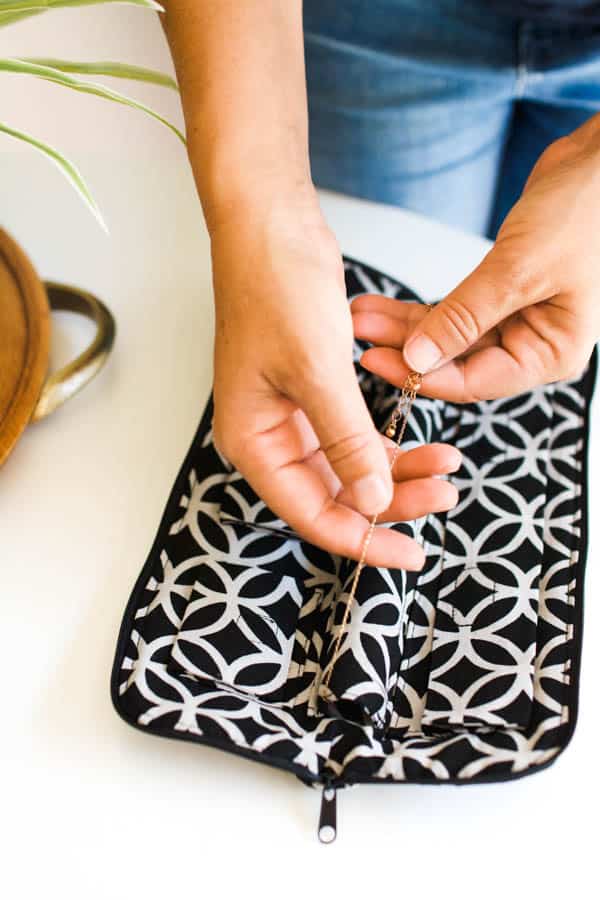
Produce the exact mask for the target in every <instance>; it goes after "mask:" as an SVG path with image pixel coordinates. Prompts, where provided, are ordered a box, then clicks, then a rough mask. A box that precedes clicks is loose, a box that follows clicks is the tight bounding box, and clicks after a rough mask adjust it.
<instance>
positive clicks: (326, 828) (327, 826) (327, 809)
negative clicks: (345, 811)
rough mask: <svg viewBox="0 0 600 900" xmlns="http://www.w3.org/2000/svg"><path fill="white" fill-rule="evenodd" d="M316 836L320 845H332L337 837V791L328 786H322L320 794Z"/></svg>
mask: <svg viewBox="0 0 600 900" xmlns="http://www.w3.org/2000/svg"><path fill="white" fill-rule="evenodd" d="M318 835H319V840H320V841H321V843H322V844H331V843H333V841H335V838H336V835H337V790H336V788H334V787H332V786H331V785H330V784H326V785H324V787H323V793H322V794H321V815H320V816H319V831H318Z"/></svg>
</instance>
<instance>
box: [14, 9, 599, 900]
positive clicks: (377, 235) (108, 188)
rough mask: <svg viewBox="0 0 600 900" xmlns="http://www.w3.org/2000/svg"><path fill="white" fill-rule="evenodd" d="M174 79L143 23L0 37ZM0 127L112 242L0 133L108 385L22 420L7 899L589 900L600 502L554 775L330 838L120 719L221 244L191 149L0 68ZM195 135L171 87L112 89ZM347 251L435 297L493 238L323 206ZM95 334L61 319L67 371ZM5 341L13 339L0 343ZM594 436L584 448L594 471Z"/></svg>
mask: <svg viewBox="0 0 600 900" xmlns="http://www.w3.org/2000/svg"><path fill="white" fill-rule="evenodd" d="M36 54H37V55H53V56H64V57H70V58H74V59H94V58H96V59H106V58H114V59H121V60H123V61H128V62H136V63H138V64H141V65H144V64H145V65H152V66H155V67H158V68H162V69H170V61H169V58H168V53H167V49H166V45H165V42H164V39H163V37H162V33H161V30H160V27H159V25H158V22H157V20H156V18H155V16H154V15H153V14H152V13H147V12H145V11H142V10H135V9H128V8H125V7H115V8H112V9H110V8H105V9H101V10H93V9H88V10H83V11H69V12H67V11H64V12H63V11H61V12H57V13H54V14H48V15H44V16H41V17H39V18H38V19H37V20H31V21H29V22H26V23H22V24H20V25H17V26H14V27H12V28H10V29H8V28H7V29H4V30H3V32H0V55H36ZM0 78H1V87H0V120H3V121H6V122H7V123H8V124H10V125H12V126H13V127H21V128H25V129H28V130H29V131H31V132H33V133H34V134H35V135H36V136H38V137H40V138H42V139H45V140H47V141H49V142H50V143H54V144H55V145H58V146H59V147H60V148H61V149H62V150H64V151H65V152H67V153H68V154H70V155H71V156H72V157H73V158H74V159H75V161H76V162H77V163H78V165H79V168H80V169H81V171H82V173H83V174H84V176H85V177H86V178H87V179H88V181H89V183H90V185H91V187H92V189H93V191H94V194H95V196H96V198H97V200H98V202H99V204H100V206H101V208H102V211H103V213H104V216H105V218H106V220H107V222H108V225H109V228H110V232H111V234H110V237H109V238H107V237H106V236H105V235H104V234H103V233H102V232H101V231H100V229H99V228H98V226H97V225H96V224H95V222H94V220H93V219H92V217H91V216H90V215H89V213H88V212H87V211H86V210H85V208H84V206H83V204H82V203H81V201H80V200H79V199H78V198H77V196H76V195H75V194H74V192H72V191H71V190H70V189H69V188H68V186H67V185H66V183H65V182H63V180H62V178H61V176H60V174H59V173H58V171H57V170H56V169H55V168H54V167H52V166H51V165H50V164H49V163H47V162H46V161H45V160H43V159H41V158H39V157H38V156H37V155H36V154H34V152H33V151H29V150H25V149H22V148H20V146H19V145H18V144H16V142H14V141H12V140H11V139H9V138H7V137H2V136H0V219H1V221H2V223H3V225H4V227H6V228H7V229H8V230H10V231H11V233H12V234H13V235H14V236H15V237H16V238H17V239H18V240H19V241H20V242H21V243H22V244H23V246H24V247H25V248H26V250H27V251H28V253H29V255H30V256H31V258H32V259H33V261H34V263H35V265H36V266H37V267H38V270H39V271H40V273H41V274H42V275H43V276H44V277H46V278H54V279H58V280H64V281H67V282H71V283H74V284H79V285H81V286H82V287H85V288H87V289H89V290H92V291H94V292H96V293H97V294H98V295H99V296H101V297H102V298H103V299H104V300H105V301H106V302H107V303H108V304H109V305H110V306H111V308H112V309H113V311H114V312H115V314H116V318H117V323H118V339H117V345H116V348H115V352H114V356H113V358H112V359H111V361H110V363H109V365H108V367H107V368H106V370H105V371H104V372H103V373H102V374H101V375H100V376H99V377H98V379H97V380H96V382H95V383H94V384H92V385H91V386H90V387H89V388H88V389H86V390H85V392H84V393H82V394H81V395H80V396H79V397H77V398H76V399H75V400H73V401H72V402H71V403H70V404H69V405H68V406H67V407H65V408H64V409H63V410H61V411H59V412H58V413H56V414H55V415H54V416H53V417H52V418H51V419H49V420H47V421H45V422H43V423H40V424H38V425H36V426H32V427H30V428H29V429H28V431H27V432H26V434H25V436H24V437H23V439H22V440H21V442H20V443H19V445H18V447H17V449H16V451H15V452H14V453H13V455H12V456H11V458H10V459H9V461H8V462H7V464H6V465H5V467H4V468H3V469H2V471H1V472H0V617H1V618H0V634H1V635H2V681H1V684H2V695H1V697H2V699H1V714H0V722H1V725H0V728H1V731H2V734H1V738H2V740H1V742H0V756H1V767H0V780H1V784H0V804H1V805H0V810H1V815H0V831H1V832H2V833H1V834H0V854H1V856H2V859H1V863H0V889H1V890H2V895H3V896H5V897H6V898H10V900H12V898H21V897H23V898H34V897H35V898H38V897H39V898H45V897H49V898H54V897H56V898H59V897H60V898H65V900H71V898H82V900H92V898H96V897H98V898H101V897H102V898H105V897H110V898H116V900H120V898H125V897H133V896H135V897H137V898H155V897H156V898H158V897H163V896H169V897H180V896H186V897H188V896H189V897H202V896H214V895H215V894H217V895H221V894H222V895H224V896H225V897H234V896H236V895H238V894H239V895H240V896H244V897H246V896H247V897H254V896H257V897H258V896H260V897H275V896H277V897H279V896H282V897H287V896H292V897H318V898H333V897H338V896H346V897H352V898H354V897H356V898H358V897H366V896H376V895H377V894H378V893H385V894H392V895H393V896H396V895H402V894H405V893H406V892H408V891H410V892H415V891H418V893H419V895H420V896H424V897H433V896H442V895H443V896H449V897H453V896H458V895H460V896H463V897H479V896H482V897H496V896H506V894H507V893H509V892H510V893H511V894H513V895H516V896H519V897H527V898H530V897H538V896H539V897H563V896H566V895H567V894H569V895H572V896H578V897H584V898H587V897H596V896H597V884H598V877H597V861H596V854H597V850H598V846H597V845H598V828H597V804H598V799H599V789H598V772H599V770H600V765H599V763H598V756H599V754H600V732H599V727H598V695H597V690H598V687H597V686H598V684H599V679H598V674H599V665H598V652H597V650H596V647H597V645H598V640H599V637H600V612H599V611H598V606H597V602H596V601H597V596H596V595H597V590H596V587H597V585H598V579H599V565H598V554H597V553H594V552H593V550H594V541H595V538H596V535H597V534H598V504H597V502H595V501H594V502H592V504H591V507H592V510H591V513H592V515H591V519H592V521H591V532H590V544H591V553H590V559H589V564H588V579H587V600H586V607H587V608H586V627H585V641H584V658H583V678H582V685H581V710H580V716H579V723H578V726H577V730H576V733H575V737H574V739H573V741H572V743H571V745H570V747H569V748H568V750H567V751H566V752H565V753H564V754H563V755H562V756H561V757H560V758H559V760H558V761H557V762H556V763H555V764H554V765H553V766H552V767H551V768H550V769H548V770H546V771H545V772H542V773H539V774H536V775H534V776H531V777H528V778H525V779H523V780H520V781H515V782H513V783H509V784H504V785H495V786H488V787H475V786H465V787H451V786H441V787H440V786H435V787H420V786H410V785H399V786H390V787H383V788H382V787H379V786H373V787H371V786H363V787H358V788H353V789H350V790H347V791H343V792H342V793H341V794H340V796H339V833H338V839H337V842H336V843H335V844H333V845H331V846H322V845H320V844H319V843H318V842H317V839H316V824H317V817H318V805H319V793H318V792H316V791H311V790H309V789H307V788H306V787H304V786H303V785H301V784H300V782H297V781H296V779H294V778H293V777H292V776H289V775H287V774H285V773H281V772H277V771H274V770H270V769H268V768H266V767H262V766H259V765H255V764H253V763H251V762H248V761H243V760H240V759H238V758H235V757H233V756H229V755H226V754H225V753H221V752H218V751H215V750H211V749H206V748H203V747H198V746H192V745H188V744H184V743H180V742H176V741H164V740H159V739H158V738H154V737H151V736H148V735H145V734H143V733H140V732H137V731H135V730H134V729H132V728H130V727H128V726H127V725H125V724H124V723H123V722H122V721H121V720H120V719H119V718H118V717H117V715H116V714H115V712H114V711H113V709H112V707H111V704H110V699H109V674H110V668H111V664H112V657H113V651H114V646H115V642H116V636H117V630H118V626H119V623H120V620H121V616H122V613H123V609H124V606H125V603H126V601H127V598H128V595H129V592H130V590H131V587H132V585H133V582H134V580H135V578H136V576H137V574H138V572H139V569H140V567H141V565H142V564H143V562H144V559H145V556H146V553H147V551H148V549H149V547H150V544H151V541H152V539H153V537H154V533H155V530H156V527H157V525H158V521H159V518H160V515H161V513H162V509H163V506H164V503H165V501H166V499H167V496H168V493H169V490H170V487H171V484H172V482H173V479H174V477H175V475H176V472H177V470H178V467H179V465H180V463H181V461H182V459H183V456H184V454H185V452H186V450H187V447H188V444H189V442H190V440H191V437H192V435H193V432H194V430H195V427H196V425H197V421H198V418H199V415H200V413H201V411H202V409H203V407H204V404H205V401H206V398H207V396H208V391H209V388H210V384H211V378H212V357H211V353H212V329H213V318H212V309H211V288H210V270H209V255H208V242H207V237H206V233H205V230H204V226H203V222H202V217H201V213H200V208H199V204H198V201H197V198H196V195H195V190H194V185H193V182H192V179H191V176H190V172H189V169H188V165H187V159H186V156H185V151H184V149H183V148H182V147H181V145H179V144H178V142H177V140H176V139H175V138H174V137H173V135H171V134H170V133H169V132H167V130H166V129H163V128H161V127H160V126H159V125H158V124H157V123H155V122H153V121H151V120H149V119H146V118H145V117H144V116H143V115H142V114H138V113H136V112H134V111H131V110H126V109H123V108H118V107H115V106H113V105H111V104H108V103H105V102H103V101H102V100H100V99H96V98H92V97H85V96H81V95H77V94H73V93H71V92H67V91H63V90H62V89H61V88H59V87H57V86H55V85H50V84H45V83H41V82H37V83H34V82H33V80H28V79H26V78H24V77H23V76H15V75H13V76H0ZM118 86H119V87H121V88H124V89H126V90H129V91H130V93H131V94H132V95H135V96H136V97H138V98H140V99H144V100H146V101H148V102H150V103H152V104H153V105H155V106H156V107H158V108H159V109H160V110H161V111H162V112H164V113H166V114H167V115H169V116H170V117H171V118H172V119H174V120H175V121H178V122H179V123H180V124H181V116H180V112H179V108H178V101H177V97H176V95H174V94H172V93H168V92H166V91H164V90H161V89H160V88H152V87H146V86H142V85H139V84H133V85H131V86H129V85H127V84H126V83H119V84H118ZM323 203H324V208H325V211H326V214H327V216H328V217H329V219H330V221H331V222H332V224H333V226H334V228H335V230H336V232H337V233H338V236H339V238H340V241H341V245H342V248H343V250H344V251H346V252H348V253H350V254H352V255H355V256H357V257H359V258H361V259H363V260H364V261H366V262H369V263H372V264H375V265H378V266H380V267H381V268H383V269H384V270H387V271H388V272H389V273H391V274H393V275H397V276H399V277H401V278H402V279H403V280H405V281H406V282H408V283H409V284H411V285H412V286H413V287H414V288H416V289H417V290H418V291H420V292H421V293H422V294H424V295H425V296H427V297H434V296H439V295H441V294H443V292H444V291H446V290H447V289H449V288H450V287H451V286H453V285H454V284H455V283H456V282H457V281H458V280H459V279H460V278H461V277H462V276H463V275H464V274H466V273H467V272H468V271H469V269H470V268H471V267H472V266H473V265H474V264H475V263H476V262H477V260H478V259H479V258H480V257H481V255H482V254H483V252H484V251H485V245H484V243H483V242H482V241H480V240H478V239H475V238H472V237H469V236H467V235H464V234H461V233H459V232H456V231H452V230H450V229H447V228H443V227H441V226H437V225H434V224H433V223H429V222H427V221H426V220H424V219H422V218H419V217H416V216H412V215H409V214H406V213H402V212H400V211H397V210H392V209H390V208H382V207H375V206H372V205H369V204H361V203H358V202H356V201H348V200H344V199H341V198H335V197H333V196H331V195H328V196H325V197H324V200H323ZM87 337H88V331H87V329H86V327H84V326H78V325H75V324H74V323H73V321H72V319H71V317H69V316H67V315H63V316H61V317H60V320H59V319H58V318H57V320H56V333H55V338H54V340H55V346H54V353H53V357H54V361H55V362H57V361H58V360H60V359H64V358H65V356H66V355H68V353H69V352H71V351H72V350H73V349H75V348H76V347H78V346H79V345H81V344H82V343H83V342H84V341H85V340H86V338H87ZM0 339H1V336H0ZM596 434H597V425H596V424H595V426H594V431H593V441H592V447H591V459H592V466H591V469H592V473H591V474H592V485H591V490H592V493H593V492H594V489H595V486H597V483H598V482H597V478H596V475H595V472H594V465H593V460H594V459H595V457H596V447H597V436H596Z"/></svg>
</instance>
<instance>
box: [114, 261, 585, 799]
mask: <svg viewBox="0 0 600 900" xmlns="http://www.w3.org/2000/svg"><path fill="white" fill-rule="evenodd" d="M345 267H346V281H347V290H348V295H349V297H350V298H352V297H353V296H356V295H358V294H362V293H365V292H371V291H375V292H379V293H383V294H386V295H388V296H391V297H396V298H398V302H418V298H416V296H415V295H414V294H413V293H412V292H411V291H409V290H408V289H407V288H406V287H404V286H403V285H401V284H399V283H397V282H396V281H394V280H392V279H390V278H387V277H386V276H384V275H382V274H380V273H378V272H376V271H374V270H373V269H371V268H369V267H367V266H365V265H361V264H359V263H357V262H355V261H353V260H346V261H345ZM365 346H366V345H365V344H363V343H361V342H358V341H357V342H356V346H355V359H356V371H357V375H358V378H359V380H360V384H361V388H362V390H363V393H364V396H365V399H366V402H367V404H368V406H369V409H370V410H371V413H372V416H373V419H374V421H375V423H376V425H377V427H378V428H379V429H381V430H383V429H384V428H385V426H386V424H387V422H388V420H389V417H390V415H391V412H392V410H393V408H394V406H395V404H396V400H397V396H398V391H397V389H396V388H394V387H392V386H390V385H388V384H387V383H385V382H383V381H382V380H381V379H379V378H377V377H376V376H374V375H371V374H370V373H368V372H366V371H365V370H363V369H361V368H360V366H359V365H358V358H359V357H360V354H361V352H362V351H363V350H364V349H365ZM594 378H595V355H594V359H593V361H592V363H591V365H590V368H588V370H587V371H586V373H585V374H584V375H583V377H582V378H581V379H580V380H578V381H572V382H560V383H555V384H551V385H547V386H545V387H541V388H539V389H537V390H535V391H532V392H530V393H526V394H522V395H520V396H518V397H514V398H511V399H508V400H497V401H492V402H485V403H477V404H467V405H464V406H459V405H454V404H451V403H444V402H442V401H438V400H429V399H426V398H422V397H419V398H418V399H417V401H416V404H415V407H414V410H413V414H412V415H411V419H410V422H409V427H408V429H407V432H406V437H405V441H404V444H403V446H405V447H409V446H411V445H417V444H420V443H422V442H429V441H435V440H443V441H448V442H450V443H453V444H455V445H456V446H458V447H459V448H460V449H461V451H462V453H463V457H464V462H463V466H462V468H461V470H460V471H459V472H458V473H457V474H456V475H454V476H452V480H453V481H454V483H455V484H456V486H457V487H458V489H459V491H460V501H459V503H458V505H457V506H456V507H455V508H454V509H453V510H451V511H450V512H448V513H445V514H431V515H429V516H426V517H424V518H422V519H420V520H418V521H416V522H413V523H411V524H406V523H397V524H393V525H390V526H389V527H392V528H396V529H401V530H404V531H405V532H406V533H409V534H413V535H416V536H418V537H419V539H420V540H421V541H422V542H423V544H424V547H425V550H426V556H427V563H426V566H425V568H424V569H423V570H422V571H421V572H418V573H410V572H404V571H398V570H387V569H377V568H368V569H365V571H364V572H363V575H362V576H361V580H360V582H359V587H358V595H357V598H356V602H355V604H354V606H353V609H352V611H351V616H350V619H349V622H348V625H347V627H346V630H345V633H344V634H343V635H342V638H341V650H340V654H339V656H338V657H337V659H336V660H335V661H334V664H333V666H332V667H331V668H332V670H331V677H330V682H329V687H328V689H325V686H324V683H323V682H324V677H323V676H324V673H325V672H326V671H327V669H328V666H329V665H330V664H331V660H332V653H333V647H334V644H335V641H336V638H337V634H338V629H339V627H340V623H341V621H342V615H343V609H344V605H345V599H346V597H347V592H348V591H349V589H350V583H351V580H352V576H353V572H354V569H355V565H356V563H354V562H352V561H350V560H347V559H344V558H341V557H337V556H332V555H330V554H328V553H326V552H324V551H323V550H321V549H319V548H317V547H314V546H312V545H311V544H309V543H307V542H306V541H304V540H302V539H301V538H300V537H298V535H296V534H295V533H294V532H293V531H292V530H291V529H290V528H289V527H288V526H287V525H286V523H285V522H283V521H281V520H280V519H278V518H277V516H275V515H274V514H273V513H272V512H271V510H269V509H268V508H267V507H266V506H265V504H264V503H263V502H262V501H261V500H260V499H259V498H258V497H257V495H256V494H255V493H254V491H253V490H252V489H251V488H250V486H249V485H248V484H247V482H246V481H244V479H243V478H242V476H241V475H240V473H239V472H238V471H237V470H235V469H232V467H231V466H230V465H229V464H228V462H227V461H226V460H225V459H223V458H222V457H221V456H220V455H219V454H218V453H217V451H216V449H215V447H214V445H213V443H212V438H211V418H212V399H209V401H208V404H207V406H206V409H205V411H204V414H203V417H202V421H201V423H200V426H199V429H198V431H197V434H196V436H195V438H194V441H193V444H192V447H191V449H190V451H189V453H188V455H187V458H186V460H185V462H184V463H183V466H182V468H181V471H180V473H179V475H178V477H177V480H176V482H175V485H174V488H173V491H172V494H171V497H170V498H169V501H168V504H167V508H166V511H165V514H164V517H163V520H162V523H161V525H160V528H159V531H158V534H157V537H156V540H155V543H154V546H153V548H152V550H151V552H150V555H149V557H148V559H147V561H146V564H145V566H144V568H143V571H142V573H141V575H140V578H139V580H138V582H137V584H136V586H135V588H134V590H133V593H132V595H131V598H130V601H129V604H128V607H127V610H126V613H125V617H124V621H123V624H122V628H121V633H120V637H119V641H118V647H117V652H116V659H115V663H114V669H113V681H112V693H113V701H114V704H115V706H116V708H117V710H118V712H119V713H120V714H121V715H122V716H123V717H124V718H125V719H126V720H127V721H128V722H130V723H131V724H133V725H135V726H137V727H139V728H143V729H145V730H147V731H148V732H149V733H155V734H160V735H167V736H171V737H179V738H183V739H186V740H190V741H197V742H199V743H206V744H210V745H213V746H217V747H220V748H222V749H223V750H228V751H232V752H237V753H239V754H241V755H245V756H248V757H251V758H253V759H256V760H260V761H263V762H265V763H268V764H270V765H273V766H278V767H281V768H284V769H287V770H289V771H291V772H294V773H295V774H297V775H299V776H300V777H301V778H302V779H303V780H304V781H307V782H325V783H330V784H338V785H343V784H352V783H357V782H367V781H386V780H388V781H413V782H449V781H452V782H458V783H465V782H473V781H493V780H502V779H506V778H512V777H517V776H520V775H522V774H525V773H527V772H531V771H535V770H537V769H539V768H540V767H542V766H545V765H547V764H549V763H550V762H552V761H553V760H554V759H555V758H556V756H557V754H558V753H559V752H560V751H561V750H562V749H563V748H564V747H565V745H566V743H567V742H568V740H569V738H570V736H571V734H572V731H573V728H574V725H575V715H576V707H577V690H578V675H579V657H580V646H581V631H582V602H583V575H584V564H585V552H586V542H587V537H586V491H587V487H586V451H587V433H588V410H589V402H590V398H591V393H592V390H593V383H594Z"/></svg>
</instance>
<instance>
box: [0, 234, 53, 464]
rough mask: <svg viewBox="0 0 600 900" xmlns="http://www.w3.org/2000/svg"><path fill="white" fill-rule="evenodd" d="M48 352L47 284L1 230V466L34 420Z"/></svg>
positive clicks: (48, 315)
mask: <svg viewBox="0 0 600 900" xmlns="http://www.w3.org/2000/svg"><path fill="white" fill-rule="evenodd" d="M49 352H50V313H49V307H48V298H47V295H46V291H45V288H44V285H43V284H42V282H41V281H40V279H39V278H38V276H37V274H36V272H35V270H34V268H33V266H32V265H31V263H30V261H29V259H28V258H27V256H26V255H25V254H24V253H23V251H22V250H21V249H20V247H19V246H18V245H17V244H16V243H15V242H14V241H13V240H12V238H10V237H9V236H8V234H7V233H6V232H5V231H3V230H2V229H1V228H0V465H2V462H3V461H4V460H5V459H6V457H7V456H8V454H9V452H10V451H11V450H12V448H13V446H14V445H15V444H16V442H17V440H18V438H19V436H20V434H21V432H22V431H23V429H24V428H25V426H26V425H27V423H28V422H29V421H30V419H31V417H32V415H33V411H34V409H35V406H36V404H37V401H38V398H39V396H40V392H41V390H42V386H43V383H44V379H45V377H46V372H47V369H48V358H49Z"/></svg>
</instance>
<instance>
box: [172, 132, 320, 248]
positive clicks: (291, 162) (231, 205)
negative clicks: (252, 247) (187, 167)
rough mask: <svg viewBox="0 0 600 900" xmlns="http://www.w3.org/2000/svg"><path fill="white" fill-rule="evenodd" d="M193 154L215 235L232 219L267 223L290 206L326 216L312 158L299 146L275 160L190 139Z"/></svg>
mask: <svg viewBox="0 0 600 900" xmlns="http://www.w3.org/2000/svg"><path fill="white" fill-rule="evenodd" d="M258 149H259V151H260V150H261V149H262V148H258ZM188 155H189V159H190V164H191V167H192V171H193V173H194V179H195V181H196V186H197V188H198V194H199V196H200V201H201V203H202V209H203V212H204V217H205V220H206V225H207V228H208V231H209V233H210V234H211V236H212V235H213V233H214V232H215V231H217V230H218V229H220V228H221V227H222V226H224V225H227V224H229V223H235V222H238V223H243V222H252V221H264V220H265V219H270V218H271V217H273V216H277V215H280V214H283V213H284V211H285V210H286V209H289V210H290V211H293V214H294V215H298V214H300V215H303V216H307V217H309V218H311V219H316V217H317V216H321V213H320V207H319V201H318V197H317V192H316V189H315V186H314V184H313V182H312V179H311V177H310V167H309V163H308V156H307V155H305V158H303V156H304V155H303V154H302V153H300V152H298V151H296V149H295V148H292V149H291V150H288V152H286V151H285V150H283V149H282V150H281V152H280V154H279V158H278V159H273V158H272V156H269V155H267V154H264V153H261V152H258V153H256V154H254V153H253V152H252V150H250V151H249V152H244V151H243V149H242V148H241V147H240V146H238V147H236V152H234V153H231V152H230V151H229V150H224V151H217V150H211V149H208V150H207V148H206V145H203V146H200V147H195V145H194V142H193V141H189V142H188Z"/></svg>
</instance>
